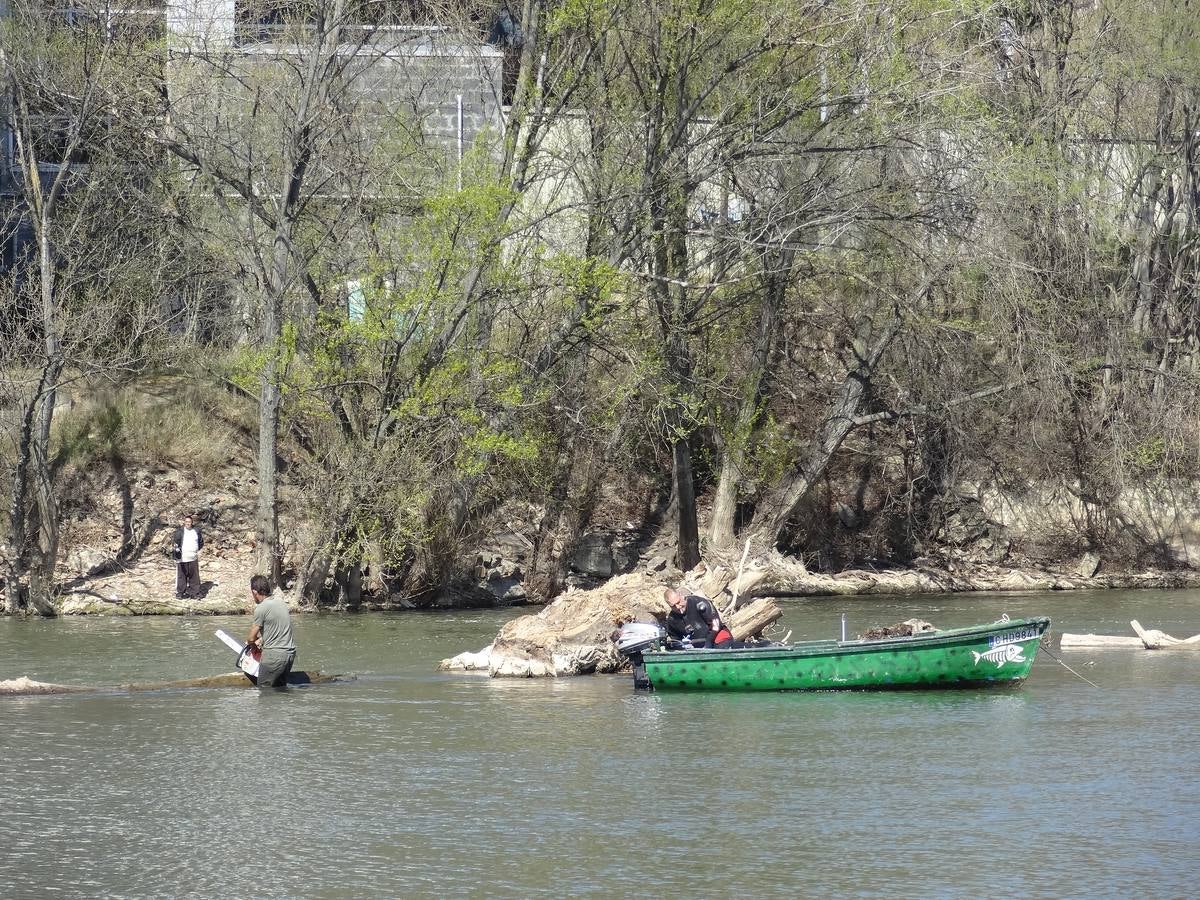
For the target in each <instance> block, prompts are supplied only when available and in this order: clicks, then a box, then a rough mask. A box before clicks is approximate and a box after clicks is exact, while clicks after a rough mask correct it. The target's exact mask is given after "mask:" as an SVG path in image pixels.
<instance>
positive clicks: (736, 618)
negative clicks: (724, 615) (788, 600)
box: [726, 597, 783, 641]
mask: <svg viewBox="0 0 1200 900" xmlns="http://www.w3.org/2000/svg"><path fill="white" fill-rule="evenodd" d="M782 617H783V610H782V609H780V608H779V605H778V604H776V603H775V602H774V601H773V600H769V599H767V598H766V597H761V598H759V599H758V600H755V601H754V602H753V603H751V604H749V605H748V606H743V607H742V608H741V609H739V610H737V612H735V613H733V614H732V615H730V616H729V621H728V622H727V623H726V624H727V625H728V626H729V631H730V633H732V634H733V637H734V639H735V640H739V641H745V640H749V639H750V638H752V637H757V636H759V635H760V634H762V633H763V632H764V631H765V630H766V629H767V628H768V627H769V626H770V625H773V624H774V623H775V622H778V621H779V620H780V618H782Z"/></svg>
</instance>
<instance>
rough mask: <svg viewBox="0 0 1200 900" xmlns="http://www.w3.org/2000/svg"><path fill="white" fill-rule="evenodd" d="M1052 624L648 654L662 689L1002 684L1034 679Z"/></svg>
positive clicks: (1021, 622)
mask: <svg viewBox="0 0 1200 900" xmlns="http://www.w3.org/2000/svg"><path fill="white" fill-rule="evenodd" d="M1049 627H1050V620H1049V619H1048V618H1035V619H1014V620H1011V621H1007V620H1006V621H1001V622H995V623H993V624H991V625H975V626H972V627H970V628H954V629H949V630H946V631H934V632H930V633H928V634H920V635H914V636H912V637H898V638H883V639H880V640H863V641H807V642H804V643H800V644H781V645H777V646H768V647H759V648H753V647H748V648H745V649H738V650H681V651H667V650H648V651H646V652H645V653H643V654H642V660H643V663H644V665H645V669H646V678H647V679H648V680H649V682H650V686H651V687H652V688H654V689H655V690H678V689H686V690H704V691H830V690H889V689H897V688H949V687H970V686H986V685H1002V684H1013V683H1017V682H1020V681H1022V680H1024V679H1025V677H1026V676H1028V675H1029V670H1030V668H1031V667H1032V666H1033V658H1034V656H1035V655H1036V654H1037V649H1038V644H1039V642H1040V641H1041V637H1042V635H1043V634H1045V632H1046V630H1047V629H1049Z"/></svg>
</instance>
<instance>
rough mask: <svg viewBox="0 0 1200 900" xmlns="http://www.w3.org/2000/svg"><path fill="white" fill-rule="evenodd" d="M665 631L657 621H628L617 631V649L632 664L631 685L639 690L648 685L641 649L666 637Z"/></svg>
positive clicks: (646, 687)
mask: <svg viewBox="0 0 1200 900" xmlns="http://www.w3.org/2000/svg"><path fill="white" fill-rule="evenodd" d="M666 636H667V632H666V629H664V628H663V627H662V626H661V625H659V624H658V623H656V622H655V623H649V622H629V623H627V624H625V625H622V626H621V630H620V631H619V632H618V633H617V650H618V652H620V654H621V655H622V656H625V657H627V658H628V659H629V661H630V662H631V663H632V664H633V686H634V687H635V688H637V689H639V690H647V689H649V687H650V679H648V678H647V677H646V666H645V665H644V664H643V662H642V651H643V650H649V649H650V648H651V647H653V646H654V645H656V644H658V643H660V642H661V641H662V640H663V639H664V638H666Z"/></svg>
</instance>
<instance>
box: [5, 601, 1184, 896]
mask: <svg viewBox="0 0 1200 900" xmlns="http://www.w3.org/2000/svg"><path fill="white" fill-rule="evenodd" d="M1151 604H1152V605H1151ZM1148 608H1153V609H1155V610H1156V614H1155V615H1150V614H1147V613H1146V609H1148ZM787 609H788V613H787V619H786V620H785V623H784V625H785V628H791V629H793V631H794V636H796V637H798V638H799V637H801V636H803V637H809V636H823V635H824V636H827V635H828V634H831V633H834V630H836V629H838V628H840V614H841V612H842V611H843V610H846V611H848V613H849V617H850V620H851V623H852V630H862V629H863V628H866V627H869V626H871V625H879V624H888V623H891V622H895V621H899V620H902V619H905V618H908V617H910V616H913V615H916V616H920V617H921V618H925V619H928V620H930V621H933V622H935V623H936V624H938V625H941V626H945V627H951V626H955V625H965V624H970V623H972V622H978V621H986V620H992V619H995V618H997V617H998V616H999V614H1000V613H1001V612H1008V613H1009V614H1010V615H1012V616H1014V617H1016V616H1021V615H1028V614H1036V613H1049V614H1050V615H1051V616H1053V617H1054V619H1055V628H1056V630H1058V631H1061V630H1072V631H1100V632H1109V633H1119V632H1120V631H1121V626H1120V625H1119V624H1118V623H1121V622H1122V621H1124V622H1126V623H1127V621H1128V619H1129V618H1133V617H1140V618H1141V619H1142V621H1143V622H1145V621H1147V620H1150V621H1153V622H1154V624H1155V625H1156V626H1158V627H1162V628H1164V629H1165V630H1167V631H1171V630H1173V629H1174V630H1177V631H1179V632H1180V633H1183V632H1186V633H1189V634H1190V633H1195V632H1197V631H1200V627H1196V626H1197V623H1200V605H1198V604H1197V603H1196V598H1195V596H1194V595H1191V594H1186V593H1178V594H1164V595H1154V596H1147V594H1145V593H1141V594H1115V593H1114V594H1094V595H1064V594H1054V595H1025V596H1020V597H1017V596H1011V595H1010V596H1006V597H1002V598H987V597H965V596H954V597H941V598H918V599H917V600H916V601H914V602H913V603H912V604H909V603H908V602H907V601H903V600H900V601H898V600H895V599H891V600H888V601H886V602H885V601H882V600H866V599H854V600H846V599H840V600H836V601H820V602H809V603H798V604H794V605H792V606H789V607H788V608H787ZM511 614H512V613H480V612H471V613H469V614H443V615H429V614H421V615H397V616H383V615H363V616H355V617H333V616H322V617H299V618H298V620H297V634H298V638H299V641H300V647H301V654H302V656H301V658H302V661H303V665H305V666H311V667H314V668H321V669H324V670H326V671H344V672H351V673H355V674H358V675H359V676H360V677H359V680H357V681H354V682H351V683H349V684H339V685H332V686H328V687H317V688H306V689H292V690H288V691H284V692H269V693H267V694H264V695H260V694H259V693H258V692H256V691H240V690H179V691H164V692H157V693H152V694H137V695H135V694H123V693H119V692H117V693H103V694H99V695H88V696H82V695H67V696H57V697H34V698H23V699H8V700H3V701H0V759H3V760H4V761H5V764H4V765H3V766H0V822H2V823H3V825H4V826H5V834H6V842H5V849H4V852H3V854H2V855H0V885H2V886H3V887H2V888H0V895H3V896H4V897H5V898H7V897H10V896H11V897H43V896H52V895H61V896H95V895H118V896H136V897H141V896H155V897H159V896H172V897H174V896H196V897H212V896H227V895H233V896H248V895H250V894H254V895H260V896H268V897H271V896H277V897H321V898H336V897H356V898H357V897H397V896H404V897H413V896H428V897H444V896H522V897H524V896H554V897H558V896H564V895H593V896H594V895H601V894H607V895H614V894H619V895H625V894H633V893H646V892H653V893H660V894H665V895H667V896H685V895H686V896H693V895H701V896H716V897H719V896H733V895H735V894H736V895H744V894H749V895H752V896H771V895H777V896H783V895H788V896H792V895H796V894H800V895H824V894H838V895H840V894H855V895H863V894H867V895H870V894H884V893H894V894H900V895H902V896H929V895H933V896H946V895H955V896H957V895H963V894H968V893H984V894H995V893H1001V894H1006V895H1009V894H1011V895H1027V896H1037V895H1045V896H1058V895H1061V894H1063V893H1069V894H1079V895H1082V894H1088V893H1115V892H1116V891H1117V890H1118V889H1119V890H1124V889H1125V888H1126V886H1127V885H1129V884H1133V883H1138V884H1144V883H1145V882H1144V881H1143V880H1138V881H1135V880H1134V879H1135V878H1136V879H1142V878H1143V876H1144V873H1146V872H1152V873H1154V875H1153V887H1152V888H1147V890H1151V891H1152V892H1153V893H1156V894H1162V895H1168V896H1170V895H1174V896H1184V895H1188V894H1190V893H1191V892H1192V891H1191V886H1192V884H1193V883H1194V880H1195V878H1196V877H1197V876H1198V875H1200V864H1198V863H1197V861H1196V854H1195V853H1194V846H1195V841H1196V839H1197V837H1200V834H1198V831H1200V827H1198V824H1197V823H1198V821H1200V820H1198V817H1197V814H1196V812H1195V809H1197V808H1198V807H1197V802H1198V801H1200V795H1198V794H1200V791H1198V789H1197V787H1196V786H1195V780H1194V779H1191V778H1188V777H1181V776H1180V773H1188V772H1191V771H1194V770H1195V768H1196V765H1197V762H1200V758H1198V757H1200V752H1198V751H1197V750H1196V749H1195V742H1194V741H1193V739H1192V736H1191V728H1190V722H1191V721H1192V716H1193V714H1194V710H1195V708H1196V703H1197V699H1198V698H1197V691H1196V688H1195V686H1194V685H1195V683H1196V678H1195V665H1196V663H1195V661H1194V660H1192V659H1191V654H1159V655H1153V654H1148V653H1142V652H1132V653H1113V652H1109V653H1107V654H1095V655H1094V656H1091V657H1087V658H1080V657H1074V656H1073V657H1071V658H1070V659H1069V660H1068V661H1069V662H1071V664H1072V665H1073V666H1076V664H1079V665H1083V664H1084V663H1085V662H1088V661H1093V660H1094V662H1095V665H1094V666H1090V667H1088V668H1087V670H1086V671H1087V674H1088V677H1089V678H1091V679H1092V680H1094V681H1096V683H1097V684H1100V685H1101V686H1102V688H1103V689H1102V690H1097V689H1095V688H1092V687H1089V686H1087V685H1085V684H1083V683H1081V682H1080V681H1078V680H1077V679H1075V678H1073V677H1072V676H1071V675H1070V674H1068V673H1067V672H1065V671H1064V670H1063V669H1062V668H1060V667H1059V666H1057V665H1056V664H1054V662H1053V661H1052V660H1050V659H1049V658H1045V659H1043V658H1041V657H1039V660H1038V663H1037V665H1036V666H1035V668H1034V672H1033V675H1032V677H1031V678H1030V680H1029V682H1028V683H1027V684H1026V685H1025V686H1024V687H1021V688H1019V689H1016V690H1005V691H986V690H964V691H951V692H936V691H917V692H904V693H894V694H882V693H879V694H873V693H854V694H843V693H814V694H753V695H745V694H743V695H738V694H724V695H706V694H694V693H693V694H638V693H635V692H634V691H633V689H632V679H631V678H629V677H628V676H599V677H593V678H575V679H562V680H558V681H545V680H517V681H495V680H490V679H487V678H484V677H481V676H477V675H452V674H447V673H439V672H437V671H436V670H435V666H436V664H437V661H438V660H439V659H441V658H443V657H446V656H451V655H453V654H454V653H457V652H459V651H461V650H463V649H478V648H479V647H481V646H483V645H485V644H486V643H488V641H489V640H490V639H491V637H492V636H493V635H494V634H495V631H496V629H497V628H498V627H499V625H500V623H501V622H502V621H503V620H504V618H505V617H506V616H508V615H511ZM245 627H246V621H245V620H243V619H239V618H228V619H200V618H196V619H176V620H172V619H155V620H134V621H128V620H98V619H92V620H66V621H62V622H47V623H25V622H15V621H14V622H9V621H6V620H0V678H8V677H14V676H15V675H18V674H29V675H30V676H31V677H40V678H42V679H44V680H48V681H68V682H74V683H92V684H120V683H125V682H133V681H148V680H154V679H157V678H179V677H192V676H199V675H206V674H212V673H214V672H216V671H220V670H221V669H222V668H224V667H228V666H230V664H231V663H230V660H229V659H228V655H227V653H226V652H225V651H224V649H223V648H222V647H221V646H220V645H219V644H218V643H217V642H216V641H215V639H213V637H212V631H213V630H214V629H215V628H225V629H226V630H228V631H230V632H231V633H235V634H240V633H241V632H243V631H244V630H245ZM1076 667H1077V666H1076ZM1118 886H1120V887H1119V888H1118Z"/></svg>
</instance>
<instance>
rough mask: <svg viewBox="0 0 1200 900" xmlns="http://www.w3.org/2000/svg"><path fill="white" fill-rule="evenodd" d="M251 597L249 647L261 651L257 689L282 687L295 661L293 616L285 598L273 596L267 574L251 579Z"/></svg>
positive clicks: (247, 639) (247, 640)
mask: <svg viewBox="0 0 1200 900" xmlns="http://www.w3.org/2000/svg"><path fill="white" fill-rule="evenodd" d="M250 596H251V597H252V598H253V599H254V624H253V625H251V626H250V636H249V637H248V638H246V645H247V646H257V647H258V648H259V649H260V650H262V656H261V657H260V658H259V660H258V686H259V687H260V688H262V687H282V686H283V685H285V684H287V677H288V675H289V674H290V673H291V671H292V664H293V663H295V662H296V641H295V640H294V639H293V638H292V617H291V614H290V613H288V608H287V604H286V603H284V602H283V598H282V597H279V596H278V595H273V594H272V593H271V582H270V581H268V580H267V577H266V576H265V575H255V576H254V577H253V578H251V579H250Z"/></svg>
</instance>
